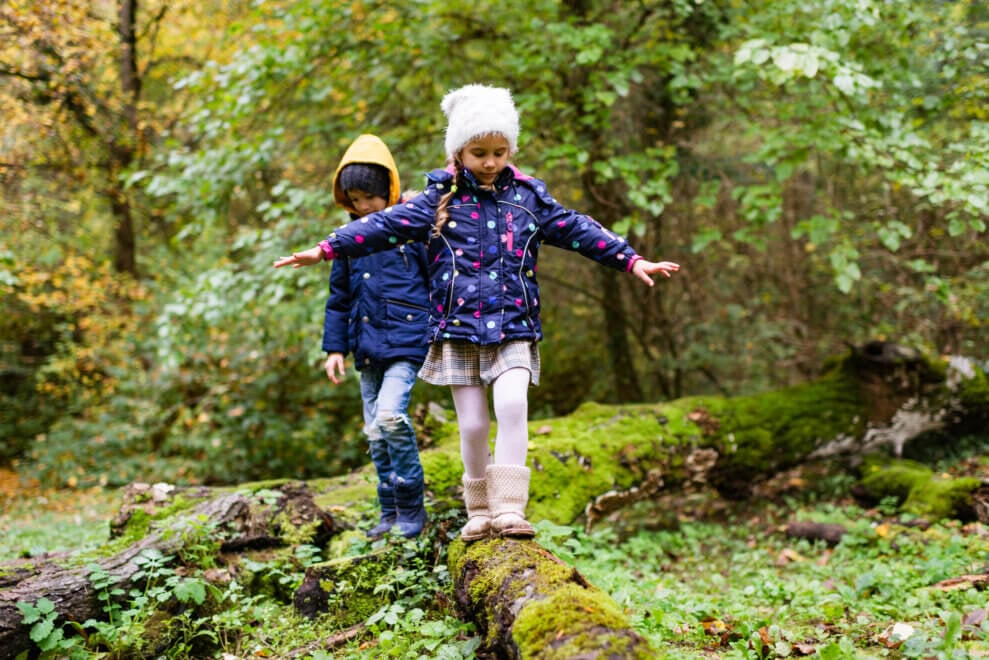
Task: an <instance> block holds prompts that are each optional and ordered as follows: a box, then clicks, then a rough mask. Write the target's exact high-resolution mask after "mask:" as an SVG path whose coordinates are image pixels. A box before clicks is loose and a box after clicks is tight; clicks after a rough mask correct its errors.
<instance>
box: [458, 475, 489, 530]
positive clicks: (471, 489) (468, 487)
mask: <svg viewBox="0 0 989 660" xmlns="http://www.w3.org/2000/svg"><path fill="white" fill-rule="evenodd" d="M464 506H465V507H466V508H467V524H466V525H464V528H463V529H461V530H460V538H462V539H463V540H464V541H467V542H470V541H480V540H481V539H485V538H487V537H488V536H490V535H491V514H490V513H489V512H488V480H487V479H471V478H469V477H468V476H467V475H466V474H465V475H464Z"/></svg>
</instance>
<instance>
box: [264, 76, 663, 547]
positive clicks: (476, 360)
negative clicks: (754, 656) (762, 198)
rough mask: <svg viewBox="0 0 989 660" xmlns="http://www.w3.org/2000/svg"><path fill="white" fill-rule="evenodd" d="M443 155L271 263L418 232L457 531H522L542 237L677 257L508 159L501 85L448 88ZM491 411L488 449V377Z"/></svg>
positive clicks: (616, 255)
mask: <svg viewBox="0 0 989 660" xmlns="http://www.w3.org/2000/svg"><path fill="white" fill-rule="evenodd" d="M441 107H442V109H443V112H444V113H445V114H446V116H447V121H448V123H447V129H446V139H445V147H446V152H447V158H448V162H450V166H449V167H448V168H447V169H445V170H435V171H433V172H430V173H429V174H428V175H427V186H426V189H425V191H424V192H423V193H422V194H421V195H420V196H418V197H416V198H415V199H412V200H410V201H408V202H406V203H404V204H399V205H396V206H392V207H389V208H387V209H385V210H384V211H382V212H379V213H372V214H370V215H368V216H365V217H363V218H361V219H359V220H356V221H354V222H351V223H350V224H349V225H346V226H345V227H343V228H341V229H339V230H337V231H336V232H334V233H332V234H330V235H329V237H327V239H326V240H325V241H323V242H322V243H320V244H319V245H318V246H316V247H313V248H310V249H309V250H306V251H304V252H299V253H296V254H293V255H292V256H290V257H281V258H279V259H278V260H277V261H275V264H274V265H275V267H276V268H279V267H282V266H287V265H289V264H291V265H292V266H293V267H296V268H297V267H299V266H305V265H311V264H315V263H318V262H319V261H320V260H322V259H335V258H338V257H341V256H358V255H364V254H370V253H373V252H375V251H378V250H383V249H387V248H389V247H394V246H395V245H398V244H402V243H405V242H425V243H426V244H427V257H428V259H427V260H428V263H429V298H430V321H429V341H430V347H429V353H428V354H427V356H426V362H425V364H423V367H422V369H421V370H420V371H419V377H420V378H422V379H423V380H425V381H427V382H429V383H433V384H436V385H449V386H450V387H451V390H452V393H453V403H454V407H455V408H456V411H457V421H458V424H459V427H460V448H461V456H462V459H463V463H464V475H463V484H464V501H465V504H466V508H467V516H468V520H467V524H466V525H465V526H464V528H463V530H462V531H461V537H462V538H463V539H464V540H465V541H473V540H477V539H481V538H484V537H486V536H488V535H489V534H492V533H493V534H495V535H498V536H513V537H521V538H531V537H532V536H534V535H535V530H533V528H532V525H530V524H529V522H528V521H527V520H526V519H525V506H526V504H527V503H528V499H529V476H530V471H529V468H527V467H526V466H525V462H526V451H527V447H528V422H527V417H528V398H527V394H528V393H527V388H528V386H529V384H530V382H531V383H532V384H533V385H538V384H539V351H538V347H537V342H538V341H539V340H540V339H542V330H541V326H540V322H539V309H540V305H539V286H538V284H537V282H536V261H537V259H538V256H539V247H540V245H541V244H542V243H548V244H550V245H554V246H557V247H561V248H564V249H568V250H574V251H577V252H579V253H580V254H582V255H584V256H585V257H588V258H591V259H594V260H595V261H598V262H600V263H601V264H603V265H605V266H609V267H611V268H616V269H619V270H624V271H627V272H630V273H632V274H633V275H635V276H636V277H638V278H639V279H641V280H642V281H643V282H645V283H646V284H648V285H649V286H652V285H653V280H652V278H651V277H650V275H654V274H656V273H662V274H663V275H664V276H666V277H670V276H671V274H672V273H674V272H676V271H677V270H679V268H680V266H679V265H678V264H675V263H673V262H670V261H660V262H652V261H647V260H645V259H643V258H642V257H640V256H639V255H638V254H636V252H635V251H634V250H633V249H632V248H631V247H630V246H629V245H628V243H627V242H626V241H625V239H623V238H622V237H621V236H617V235H615V234H613V233H611V232H609V231H608V230H606V229H604V228H603V227H602V226H601V225H600V224H599V223H597V222H596V221H595V220H593V219H591V218H590V217H588V216H586V215H581V214H579V213H577V212H576V211H571V210H568V209H566V208H564V207H563V206H561V205H560V204H558V203H557V202H556V200H555V199H553V198H552V197H551V196H550V195H549V193H548V192H547V191H546V187H545V185H544V184H543V182H542V181H540V180H538V179H534V178H532V177H529V176H526V175H524V174H522V173H521V172H520V171H519V170H517V169H516V168H515V167H513V166H512V165H510V164H509V158H510V157H511V156H512V155H513V154H514V153H515V152H516V150H517V148H518V135H519V117H518V112H517V110H516V109H515V104H514V102H513V100H512V96H511V93H510V92H509V91H508V90H507V89H502V88H495V87H488V86H486V85H467V86H466V87H461V88H460V89H457V90H454V91H452V92H450V93H449V94H447V95H446V96H445V97H444V98H443V102H442V104H441ZM488 387H490V388H491V389H492V393H493V403H494V413H495V418H496V420H497V422H498V428H497V433H496V436H495V446H494V456H493V459H492V456H491V452H490V447H489V445H488V432H489V430H490V418H489V414H488V401H487V388H488Z"/></svg>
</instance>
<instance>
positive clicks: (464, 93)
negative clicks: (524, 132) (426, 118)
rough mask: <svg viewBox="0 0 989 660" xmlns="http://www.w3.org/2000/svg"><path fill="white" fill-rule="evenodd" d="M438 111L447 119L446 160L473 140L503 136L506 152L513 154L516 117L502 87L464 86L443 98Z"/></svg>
mask: <svg viewBox="0 0 989 660" xmlns="http://www.w3.org/2000/svg"><path fill="white" fill-rule="evenodd" d="M440 107H441V108H442V109H443V113H444V114H446V116H447V122H448V123H447V125H446V142H445V144H444V146H445V147H446V155H447V158H450V159H451V160H452V159H453V156H454V154H456V153H457V152H458V151H460V150H461V149H463V147H464V145H466V144H467V143H468V142H470V141H471V140H473V139H474V138H476V137H482V136H485V135H495V134H497V135H504V136H505V139H507V140H508V149H509V152H510V153H512V154H514V153H515V152H516V151H517V150H518V144H519V113H518V110H516V109H515V102H514V101H513V100H512V93H511V92H510V91H508V90H507V89H505V88H503V87H490V86H488V85H465V86H464V87H461V88H460V89H455V90H453V91H452V92H450V93H448V94H447V95H446V96H444V97H443V101H442V103H440Z"/></svg>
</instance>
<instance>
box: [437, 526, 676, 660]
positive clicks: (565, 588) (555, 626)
mask: <svg viewBox="0 0 989 660" xmlns="http://www.w3.org/2000/svg"><path fill="white" fill-rule="evenodd" d="M449 565H450V571H451V573H452V574H453V576H454V581H455V584H456V599H457V605H458V607H459V609H460V610H461V611H462V612H463V613H465V614H466V615H467V617H468V618H469V619H470V620H471V621H473V622H474V623H475V624H476V625H477V626H478V628H479V630H480V632H481V634H482V635H484V638H485V644H486V646H487V648H488V649H490V650H492V651H493V652H494V653H496V654H497V656H498V657H503V658H512V659H515V658H531V659H539V660H551V659H554V658H559V659H560V660H563V659H564V658H587V659H588V660H590V659H593V658H628V659H631V658H655V657H657V654H656V651H655V650H654V649H652V648H651V647H650V646H649V644H648V642H647V641H646V640H645V638H643V637H642V636H641V635H640V634H639V633H637V632H636V631H635V630H634V629H633V628H632V627H631V625H630V624H629V621H628V619H627V618H626V617H625V615H624V614H623V613H622V612H621V610H620V609H619V607H618V605H617V604H616V603H615V602H614V601H613V600H612V599H611V597H610V596H608V595H607V594H605V593H604V592H602V591H600V590H599V589H597V588H595V587H594V586H592V585H591V584H590V583H588V582H587V580H586V579H584V577H583V576H582V575H581V574H580V573H579V572H578V571H577V570H576V569H575V568H572V567H571V566H568V565H567V564H565V563H563V562H562V561H560V560H559V559H557V558H556V557H555V556H554V555H552V554H551V553H550V552H548V551H547V550H545V549H544V548H542V547H540V546H539V545H538V544H537V543H535V542H533V541H521V540H513V539H491V540H487V541H479V542H476V543H471V544H470V545H466V546H465V545H464V544H463V543H462V542H459V541H458V542H455V543H454V544H453V545H452V546H451V549H450V561H449Z"/></svg>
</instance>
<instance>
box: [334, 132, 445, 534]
mask: <svg viewBox="0 0 989 660" xmlns="http://www.w3.org/2000/svg"><path fill="white" fill-rule="evenodd" d="M400 190H401V186H400V183H399V177H398V167H397V166H396V165H395V161H394V159H393V158H392V155H391V152H390V151H389V150H388V147H387V146H386V145H385V143H384V142H382V141H381V140H380V139H379V138H378V137H376V136H374V135H361V136H360V137H358V138H357V139H356V140H355V141H354V143H353V144H351V145H350V147H349V148H348V149H347V151H346V153H344V155H343V158H342V159H341V161H340V164H339V166H338V167H337V170H336V173H335V174H334V177H333V196H334V199H335V201H336V203H337V205H338V206H340V207H341V208H343V209H345V210H346V211H347V212H348V213H350V217H351V219H357V218H360V217H363V216H365V215H367V214H369V213H372V212H374V211H380V210H382V209H384V208H386V207H388V206H392V205H393V204H396V203H397V202H399V201H400V198H401V193H400ZM426 273H427V269H426V254H425V249H424V247H423V246H422V245H421V244H417V243H409V244H405V245H400V246H398V247H396V248H395V249H393V250H385V251H381V252H374V253H368V254H367V255H366V256H360V257H354V258H350V259H341V260H340V261H338V262H336V263H334V264H333V270H332V271H331V272H330V295H329V298H328V299H327V301H326V316H325V319H324V324H323V350H324V351H326V353H327V358H326V364H325V365H324V368H325V371H326V375H327V377H328V378H329V379H330V381H332V382H333V383H334V384H339V383H340V382H342V381H341V378H342V377H343V375H344V357H345V356H346V355H347V353H348V352H349V353H352V354H353V356H354V367H355V368H356V369H357V370H358V371H359V372H360V376H361V398H362V400H363V403H364V410H363V412H364V433H365V434H366V435H367V438H368V441H369V444H370V451H371V460H372V461H373V462H374V467H375V470H376V472H377V475H378V502H379V503H380V505H381V518H380V522H379V523H378V524H377V525H376V526H375V527H373V528H372V529H370V530H368V532H367V535H368V536H369V537H370V538H372V539H376V538H380V537H381V536H383V535H385V534H387V533H388V531H389V530H390V529H391V528H392V527H393V526H394V527H396V528H397V530H398V532H399V533H400V534H401V535H402V536H404V537H406V538H411V537H414V536H418V535H419V533H420V532H421V531H422V528H423V525H424V524H425V521H426V509H425V506H424V503H423V471H422V464H421V463H420V461H419V449H418V446H417V444H416V435H415V430H414V428H413V426H412V422H411V420H410V419H409V414H408V405H409V397H410V394H411V391H412V386H413V385H414V384H415V379H416V374H417V372H418V370H419V367H420V366H421V365H422V362H423V359H424V358H425V355H426V350H427V348H428V345H427V337H426V325H427V322H428V320H429V312H428V305H429V294H428V289H427V280H426Z"/></svg>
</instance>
